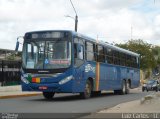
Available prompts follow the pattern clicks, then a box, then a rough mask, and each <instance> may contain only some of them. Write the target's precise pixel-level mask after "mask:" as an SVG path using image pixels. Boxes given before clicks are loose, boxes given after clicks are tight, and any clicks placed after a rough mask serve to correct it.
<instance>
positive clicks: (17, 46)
mask: <svg viewBox="0 0 160 119" xmlns="http://www.w3.org/2000/svg"><path fill="white" fill-rule="evenodd" d="M18 49H19V41H18V39H17V42H16V48H15V51H16V52H17V51H18Z"/></svg>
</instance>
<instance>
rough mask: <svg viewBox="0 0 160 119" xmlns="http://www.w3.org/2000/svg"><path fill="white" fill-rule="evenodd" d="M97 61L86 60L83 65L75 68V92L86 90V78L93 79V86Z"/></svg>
mask: <svg viewBox="0 0 160 119" xmlns="http://www.w3.org/2000/svg"><path fill="white" fill-rule="evenodd" d="M95 72H96V63H95V62H86V63H84V64H83V65H82V66H80V67H77V68H75V69H74V74H73V76H74V84H73V91H74V93H78V92H84V89H85V84H86V80H87V79H89V78H91V79H92V81H93V88H95V87H94V82H95Z"/></svg>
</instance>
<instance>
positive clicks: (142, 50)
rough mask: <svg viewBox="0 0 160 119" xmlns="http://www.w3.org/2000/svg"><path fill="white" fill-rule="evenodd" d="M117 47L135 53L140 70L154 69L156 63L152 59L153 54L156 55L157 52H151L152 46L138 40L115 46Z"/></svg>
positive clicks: (153, 58)
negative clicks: (138, 60) (138, 58)
mask: <svg viewBox="0 0 160 119" xmlns="http://www.w3.org/2000/svg"><path fill="white" fill-rule="evenodd" d="M116 45H117V46H119V47H121V48H124V49H127V50H130V51H133V52H136V53H138V54H140V68H141V69H148V68H151V69H153V68H155V67H156V65H157V62H156V60H155V57H154V53H155V54H156V53H157V51H156V50H154V53H153V52H152V45H151V44H148V43H147V42H144V41H143V40H141V39H138V40H129V41H128V42H127V43H125V44H116Z"/></svg>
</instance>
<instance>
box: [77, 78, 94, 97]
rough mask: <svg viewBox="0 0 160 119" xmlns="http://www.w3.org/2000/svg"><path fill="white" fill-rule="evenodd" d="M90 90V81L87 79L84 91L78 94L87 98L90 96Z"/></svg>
mask: <svg viewBox="0 0 160 119" xmlns="http://www.w3.org/2000/svg"><path fill="white" fill-rule="evenodd" d="M91 92H92V84H91V81H89V80H87V82H86V85H85V89H84V92H82V93H80V96H81V97H82V98H83V99H87V98H90V97H91Z"/></svg>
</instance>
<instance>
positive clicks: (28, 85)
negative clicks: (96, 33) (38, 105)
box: [21, 30, 140, 99]
mask: <svg viewBox="0 0 160 119" xmlns="http://www.w3.org/2000/svg"><path fill="white" fill-rule="evenodd" d="M23 38H24V42H23V49H22V71H21V85H22V91H40V92H42V93H43V96H44V98H46V99H52V98H53V97H54V94H55V93H79V94H80V95H81V97H82V98H84V99H87V98H90V97H91V96H92V94H100V93H101V91H104V90H113V91H114V93H115V94H128V93H129V90H130V89H132V88H136V87H138V86H139V83H140V55H139V54H137V53H134V52H131V51H129V50H125V49H122V48H119V47H117V46H114V45H111V44H108V43H105V42H97V40H95V39H92V38H90V37H87V36H85V35H82V34H79V33H77V32H74V31H70V30H49V31H33V32H27V33H25V35H24V37H23Z"/></svg>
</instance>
